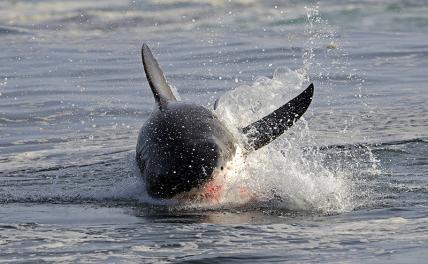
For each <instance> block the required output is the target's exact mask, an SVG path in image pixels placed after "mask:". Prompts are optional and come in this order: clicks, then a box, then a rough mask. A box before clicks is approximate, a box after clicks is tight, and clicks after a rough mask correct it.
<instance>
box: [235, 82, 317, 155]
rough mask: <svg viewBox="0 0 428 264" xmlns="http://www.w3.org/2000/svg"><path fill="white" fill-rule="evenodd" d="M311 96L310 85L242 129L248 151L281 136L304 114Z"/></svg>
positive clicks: (312, 88) (312, 92)
mask: <svg viewBox="0 0 428 264" xmlns="http://www.w3.org/2000/svg"><path fill="white" fill-rule="evenodd" d="M313 95H314V85H313V84H312V83H311V84H310V85H309V86H308V88H306V90H304V91H303V92H302V93H301V94H299V95H298V96H296V97H295V98H294V99H292V100H291V101H289V102H288V103H286V104H285V105H283V106H281V107H280V108H278V109H277V110H275V111H273V112H272V113H271V114H269V115H267V116H265V117H263V118H262V119H260V120H258V121H256V122H254V123H252V124H250V125H248V126H246V127H244V128H243V129H242V132H243V133H244V134H246V136H247V138H248V140H249V141H248V147H249V149H252V150H256V149H259V148H261V147H263V146H265V145H267V144H269V143H270V142H272V141H273V140H274V139H276V138H277V137H279V136H280V135H282V134H283V133H284V132H285V131H286V130H287V129H288V128H289V127H291V126H292V125H293V124H294V123H295V122H296V121H297V120H298V119H299V118H300V117H301V116H302V115H303V114H304V113H305V112H306V110H307V109H308V107H309V105H310V104H311V102H312V97H313Z"/></svg>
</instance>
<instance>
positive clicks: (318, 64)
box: [0, 0, 428, 263]
mask: <svg viewBox="0 0 428 264" xmlns="http://www.w3.org/2000/svg"><path fill="white" fill-rule="evenodd" d="M427 14H428V2H427V1H422V0H360V1H339V0H328V1H323V0H321V1H317V2H314V1H297V0H287V1H273V0H272V1H271V0H266V1H256V0H198V1H196V0H194V1H193V0H192V1H190V0H189V1H181V0H180V1H178V0H157V1H155V0H144V1H125V0H103V1H95V0H88V1H86V0H85V1H83V0H76V1H53V0H2V1H1V2H0V262H5V263H58V262H61V263H62V262H63V263H146V262H147V263H153V262H156V263H171V262H174V263H268V262H279V263H286V262H290V263H386V262H387V263H426V261H427V259H428V104H427V102H428V88H427V81H428V15H427ZM143 42H145V43H147V44H148V45H149V46H150V47H151V49H152V51H153V53H154V55H155V56H156V57H157V59H158V60H159V63H160V65H161V67H162V68H163V69H164V72H165V75H166V77H167V79H168V81H169V82H170V83H171V84H173V85H174V86H175V87H176V89H177V91H178V93H179V94H180V97H181V99H182V100H183V101H188V102H194V103H198V104H201V105H204V106H206V107H208V108H212V107H213V104H214V102H215V101H216V100H217V99H218V98H220V99H219V108H218V109H217V110H216V114H217V115H218V116H219V117H220V118H221V119H222V120H224V122H225V123H226V124H227V125H228V126H229V127H230V129H231V131H235V132H236V131H238V129H239V128H240V127H243V126H245V125H247V124H248V123H251V122H252V121H255V120H257V119H258V118H261V117H263V116H264V115H266V114H267V113H269V112H270V111H272V110H275V109H276V108H278V107H280V106H281V105H282V104H284V103H286V102H287V101H288V100H289V99H291V98H292V97H293V96H295V95H297V94H298V93H299V92H300V91H302V90H303V89H304V88H306V86H307V85H309V83H311V82H313V83H314V85H315V95H314V99H313V103H312V105H311V106H310V108H309V110H308V112H307V113H306V114H305V116H304V119H303V120H300V121H299V122H298V123H297V124H296V125H295V126H293V128H292V129H290V130H289V131H287V132H286V133H285V134H284V135H283V136H281V138H279V139H278V140H276V141H275V142H273V143H272V144H270V145H269V146H267V147H264V148H262V149H260V150H259V151H256V152H253V153H250V154H249V155H248V157H246V158H245V161H242V160H241V161H238V162H237V164H236V167H234V168H233V173H232V175H233V181H232V182H228V183H227V184H226V185H227V186H225V189H226V190H227V191H226V192H225V194H224V195H223V196H222V197H221V199H220V200H219V201H213V202H210V203H186V204H175V203H174V202H173V201H159V200H155V199H152V198H150V197H149V196H148V195H147V193H146V191H145V187H144V181H143V180H142V178H141V176H140V175H139V172H138V169H136V164H135V160H134V156H135V145H136V140H137V135H138V130H139V129H140V127H141V126H142V125H143V123H144V121H145V120H146V119H147V117H148V116H149V114H150V112H151V110H152V109H153V107H154V100H153V96H152V94H151V91H150V89H149V86H148V84H147V82H146V79H145V76H144V72H143V68H142V64H141V54H140V49H141V45H142V43H143ZM240 188H245V189H246V190H249V191H250V192H252V193H255V194H257V199H256V200H251V201H248V200H246V199H241V198H240V196H239V195H237V194H238V193H239V190H240Z"/></svg>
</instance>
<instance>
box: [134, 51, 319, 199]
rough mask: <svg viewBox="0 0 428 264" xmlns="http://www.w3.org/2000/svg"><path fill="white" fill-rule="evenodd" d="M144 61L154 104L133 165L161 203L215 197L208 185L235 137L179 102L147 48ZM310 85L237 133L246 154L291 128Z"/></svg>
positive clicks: (224, 164)
mask: <svg viewBox="0 0 428 264" xmlns="http://www.w3.org/2000/svg"><path fill="white" fill-rule="evenodd" d="M141 53H142V60H143V65H144V71H145V73H146V77H147V81H148V83H149V85H150V88H151V90H152V92H153V96H154V98H155V101H156V105H155V107H154V110H153V112H152V113H151V115H150V117H149V118H148V119H147V121H146V122H145V123H144V125H143V126H142V128H141V130H140V132H139V135H138V142H137V147H136V161H137V164H138V167H139V169H140V172H141V175H142V177H143V178H144V180H145V183H146V188H147V192H148V193H149V195H150V196H152V197H154V198H160V199H181V198H183V197H186V199H201V198H202V199H204V198H208V199H210V198H215V196H216V194H215V193H216V192H217V191H218V190H219V189H220V188H221V186H217V185H216V184H211V183H212V182H213V181H214V179H215V178H216V177H217V176H218V175H221V174H223V175H224V174H226V173H227V168H228V166H229V163H230V162H231V161H232V160H233V158H234V156H235V155H236V153H237V148H238V145H239V142H238V139H237V138H236V137H234V135H233V134H232V132H231V131H229V129H228V128H227V126H226V125H225V124H224V123H222V121H221V120H220V119H219V118H218V117H217V116H216V114H215V113H214V112H213V111H212V110H210V109H208V108H205V107H203V106H200V105H197V104H194V103H186V102H182V101H179V100H177V97H176V96H175V95H174V93H173V91H172V89H171V86H170V85H169V84H168V82H167V80H166V79H165V76H164V74H163V72H162V70H161V68H160V67H159V64H158V62H157V61H156V59H155V58H154V57H153V54H152V52H151V51H150V49H149V47H148V46H147V45H146V44H143V46H142V52H141ZM313 93H314V86H313V84H310V85H309V86H308V88H306V89H305V90H304V91H303V92H302V93H300V94H299V95H298V96H296V97H295V98H294V99H292V100H291V101H289V102H287V103H286V104H284V105H283V106H281V107H280V108H278V109H277V110H275V111H273V112H272V113H270V114H269V115H267V116H265V117H263V118H261V119H260V120H258V121H256V122H254V123H252V124H249V125H248V126H246V127H243V128H241V129H240V132H241V133H243V134H244V135H245V137H243V138H246V139H247V140H246V142H245V143H244V145H245V147H244V148H245V151H246V152H247V153H248V152H251V151H256V150H257V149H259V148H261V147H263V146H265V145H267V144H268V143H270V142H272V141H273V140H274V139H276V138H277V137H278V136H280V135H281V134H283V133H284V131H286V130H287V129H288V128H290V127H291V126H292V125H293V124H294V123H295V122H296V121H297V120H298V119H299V118H300V117H301V116H302V115H303V114H304V113H305V111H306V110H307V109H308V107H309V105H310V103H311V102H312V97H313Z"/></svg>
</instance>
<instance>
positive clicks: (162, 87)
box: [141, 43, 177, 109]
mask: <svg viewBox="0 0 428 264" xmlns="http://www.w3.org/2000/svg"><path fill="white" fill-rule="evenodd" d="M141 55H142V59H143V65H144V72H145V73H146V77H147V81H148V82H149V85H150V88H151V89H152V92H153V96H154V97H155V100H156V103H157V104H158V105H159V107H160V108H161V109H162V108H163V106H165V104H166V103H167V102H168V101H176V100H177V98H175V96H174V94H173V93H172V90H171V87H170V86H169V85H168V83H167V81H166V79H165V76H164V75H163V72H162V70H161V68H160V67H159V64H158V62H157V61H156V59H155V57H153V54H152V52H151V51H150V49H149V47H148V46H147V45H146V44H145V43H144V44H143V47H142V48H141Z"/></svg>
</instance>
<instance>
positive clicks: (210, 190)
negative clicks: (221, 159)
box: [174, 150, 257, 204]
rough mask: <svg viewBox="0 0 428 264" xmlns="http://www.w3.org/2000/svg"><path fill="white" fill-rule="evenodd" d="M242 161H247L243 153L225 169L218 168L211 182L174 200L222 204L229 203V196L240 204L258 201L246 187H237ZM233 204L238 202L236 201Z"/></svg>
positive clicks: (181, 202) (184, 202)
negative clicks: (238, 168) (238, 169)
mask: <svg viewBox="0 0 428 264" xmlns="http://www.w3.org/2000/svg"><path fill="white" fill-rule="evenodd" d="M238 152H239V153H240V152H241V151H240V150H238ZM237 159H239V160H237ZM242 160H245V157H244V156H243V155H242V153H240V154H238V155H236V156H235V158H234V159H233V160H231V161H229V162H228V163H226V164H225V166H224V167H221V168H216V169H215V170H214V172H213V173H212V177H211V180H210V181H208V182H206V183H204V184H203V185H202V186H200V187H196V188H193V189H191V190H190V191H188V192H184V193H180V194H178V195H176V196H175V197H174V199H175V200H176V201H177V202H178V203H179V204H186V203H201V204H221V203H224V202H227V201H228V200H229V199H228V197H229V196H230V197H233V199H238V201H239V202H240V203H246V202H251V201H255V200H257V195H256V193H254V192H253V191H251V190H249V189H248V188H247V187H245V186H236V177H237V175H236V173H237V167H239V166H238V164H239V163H240V162H239V161H242ZM237 163H238V164H237ZM238 185H240V184H238ZM231 186H233V187H232V188H231ZM231 192H233V193H231ZM233 202H237V201H236V200H234V201H233Z"/></svg>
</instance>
